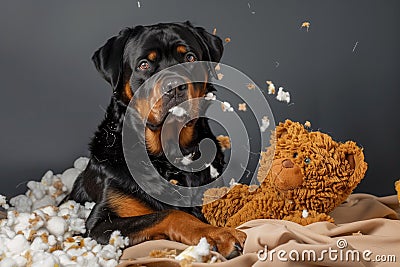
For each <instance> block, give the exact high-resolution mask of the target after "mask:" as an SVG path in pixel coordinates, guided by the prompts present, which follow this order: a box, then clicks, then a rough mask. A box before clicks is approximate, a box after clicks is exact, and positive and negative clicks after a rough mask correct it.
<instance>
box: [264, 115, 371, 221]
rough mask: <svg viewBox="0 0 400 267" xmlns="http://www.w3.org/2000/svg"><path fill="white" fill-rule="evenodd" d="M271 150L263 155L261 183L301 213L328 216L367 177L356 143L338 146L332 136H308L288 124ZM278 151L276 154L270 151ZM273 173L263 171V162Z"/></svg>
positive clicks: (279, 128) (279, 130) (280, 128)
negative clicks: (289, 202)
mask: <svg viewBox="0 0 400 267" xmlns="http://www.w3.org/2000/svg"><path fill="white" fill-rule="evenodd" d="M275 137H276V138H274V139H273V141H271V143H272V146H271V148H270V149H269V151H267V152H266V153H264V154H263V157H262V160H261V164H260V166H261V167H260V170H259V173H258V178H259V180H263V179H264V178H265V179H264V181H263V183H264V184H265V185H267V186H269V187H273V188H275V190H276V191H277V193H278V194H279V195H280V196H281V197H282V198H285V199H290V200H293V201H294V202H295V203H296V206H297V207H298V208H301V209H310V210H314V211H317V212H325V213H328V212H330V211H332V210H333V209H334V208H335V207H336V206H337V205H339V204H340V203H341V202H343V201H344V200H345V199H346V198H347V197H348V195H349V194H350V193H351V192H352V191H353V189H354V188H355V187H356V186H357V184H358V183H359V182H360V181H361V179H362V178H363V177H364V174H365V172H366V170H367V163H365V162H364V154H363V152H362V149H361V148H360V147H358V146H357V145H356V143H355V142H352V141H347V142H345V143H338V142H335V141H334V140H333V139H332V138H331V137H330V136H329V135H327V134H324V133H321V132H309V131H307V130H306V129H305V128H304V127H303V125H301V124H300V123H298V122H292V121H290V120H286V121H285V122H284V123H280V124H279V125H278V126H277V127H276V130H275ZM273 147H275V151H274V153H271V151H272V150H271V149H272V148H273ZM272 154H273V160H272V165H271V169H270V171H269V172H267V171H268V170H263V166H268V164H263V161H264V162H266V161H268V160H269V161H270V160H271V156H272Z"/></svg>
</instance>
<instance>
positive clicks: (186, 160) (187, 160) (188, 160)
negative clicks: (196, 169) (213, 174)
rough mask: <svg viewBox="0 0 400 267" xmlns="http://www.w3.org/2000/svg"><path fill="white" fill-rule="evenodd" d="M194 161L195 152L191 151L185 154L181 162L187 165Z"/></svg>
mask: <svg viewBox="0 0 400 267" xmlns="http://www.w3.org/2000/svg"><path fill="white" fill-rule="evenodd" d="M192 162H193V153H190V154H188V155H186V156H184V157H183V158H182V160H181V163H182V164H183V165H185V166H187V165H189V164H190V163H192Z"/></svg>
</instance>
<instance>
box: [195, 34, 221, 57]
mask: <svg viewBox="0 0 400 267" xmlns="http://www.w3.org/2000/svg"><path fill="white" fill-rule="evenodd" d="M195 30H196V32H197V33H198V35H199V36H200V38H201V40H202V43H203V45H204V46H205V47H206V48H207V50H206V52H207V53H208V57H209V58H208V60H210V61H213V62H219V61H220V60H221V57H222V53H223V52H224V45H223V43H222V39H221V38H219V37H218V36H216V35H213V34H211V33H209V32H207V31H206V30H205V29H204V28H202V27H195Z"/></svg>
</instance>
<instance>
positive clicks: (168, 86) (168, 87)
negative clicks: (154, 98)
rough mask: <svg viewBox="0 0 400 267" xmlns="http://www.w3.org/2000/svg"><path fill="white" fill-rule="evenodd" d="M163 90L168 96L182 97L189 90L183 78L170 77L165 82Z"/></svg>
mask: <svg viewBox="0 0 400 267" xmlns="http://www.w3.org/2000/svg"><path fill="white" fill-rule="evenodd" d="M163 88H164V92H166V93H167V94H176V95H181V94H183V91H185V90H186V89H187V85H186V84H185V81H184V80H183V79H182V78H179V77H168V78H165V79H164V81H163Z"/></svg>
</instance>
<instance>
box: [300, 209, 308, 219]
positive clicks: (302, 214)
mask: <svg viewBox="0 0 400 267" xmlns="http://www.w3.org/2000/svg"><path fill="white" fill-rule="evenodd" d="M301 216H303V218H307V217H308V211H307V210H303V212H302V213H301Z"/></svg>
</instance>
